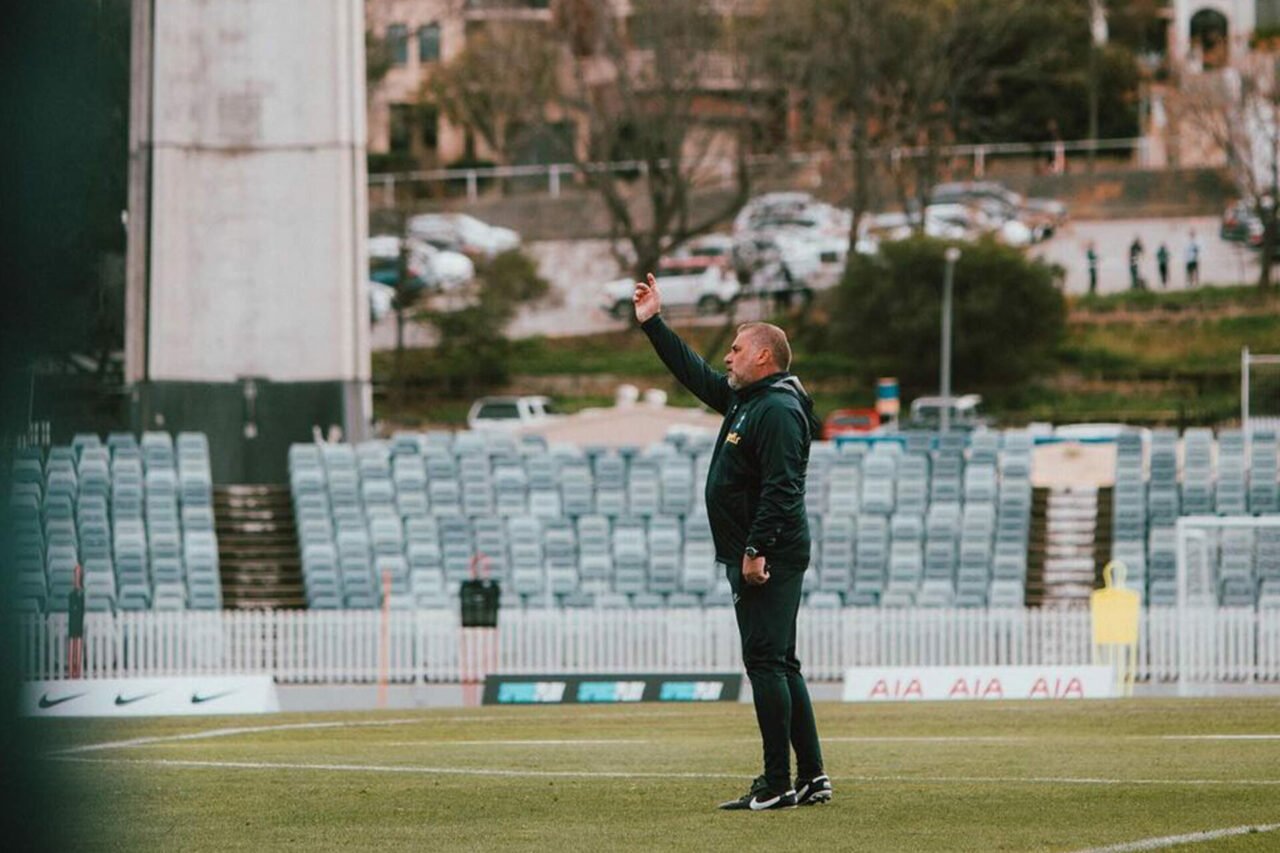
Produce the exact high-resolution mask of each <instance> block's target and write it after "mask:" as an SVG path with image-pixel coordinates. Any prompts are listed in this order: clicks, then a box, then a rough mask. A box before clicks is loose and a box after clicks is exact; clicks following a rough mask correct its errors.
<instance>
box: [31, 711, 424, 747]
mask: <svg viewBox="0 0 1280 853" xmlns="http://www.w3.org/2000/svg"><path fill="white" fill-rule="evenodd" d="M419 722H422V720H420V719H417V720H358V721H357V720H336V721H334V722H329V723H279V724H277V725H274V726H238V727H236V728H225V729H207V730H205V731H202V732H188V733H186V734H180V735H157V736H155V737H139V738H132V739H131V740H113V741H107V742H105V743H88V744H83V745H81V746H70V747H67V748H66V749H57V750H54V751H53V752H52V753H51V754H52V755H75V754H77V753H81V752H97V751H99V750H103V749H127V748H128V747H131V746H151V745H152V744H157V743H174V742H177V741H184V740H205V739H208V738H219V737H233V736H235V735H248V734H260V733H262V732H282V731H296V730H299V729H334V728H356V727H368V726H400V725H405V724H406V723H419Z"/></svg>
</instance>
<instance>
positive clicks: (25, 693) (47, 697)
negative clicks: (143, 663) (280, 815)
mask: <svg viewBox="0 0 1280 853" xmlns="http://www.w3.org/2000/svg"><path fill="white" fill-rule="evenodd" d="M20 690H21V692H20V696H21V698H20V701H19V707H20V708H21V713H22V714H24V715H25V716H29V717H36V716H47V717H143V716H148V717H150V716H155V717H164V716H177V715H191V716H195V715H203V714H263V713H271V712H275V711H279V710H280V699H279V696H278V695H277V693H276V686H275V680H274V679H273V678H272V677H271V676H269V675H208V676H176V677H156V678H146V677H143V678H82V679H76V680H67V679H49V680H45V681H28V682H26V683H25V684H23V685H22V687H21V689H20Z"/></svg>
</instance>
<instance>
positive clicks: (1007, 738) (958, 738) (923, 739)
mask: <svg viewBox="0 0 1280 853" xmlns="http://www.w3.org/2000/svg"><path fill="white" fill-rule="evenodd" d="M821 740H822V742H823V743H1028V742H1031V741H1035V742H1043V741H1044V740H1045V739H1044V738H1038V737H1029V736H1028V737H1022V736H1019V735H936V736H932V737H930V736H926V735H917V736H914V737H912V736H908V735H902V736H895V735H883V736H878V735H866V736H863V737H859V736H856V735H850V736H847V737H822V738H821Z"/></svg>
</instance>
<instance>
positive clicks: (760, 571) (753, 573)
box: [742, 554, 769, 586]
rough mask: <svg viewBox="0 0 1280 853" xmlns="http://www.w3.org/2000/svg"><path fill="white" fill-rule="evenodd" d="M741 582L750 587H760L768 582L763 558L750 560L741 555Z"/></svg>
mask: <svg viewBox="0 0 1280 853" xmlns="http://www.w3.org/2000/svg"><path fill="white" fill-rule="evenodd" d="M742 580H743V581H745V582H746V583H748V584H750V585H751V586H760V585H761V584H763V583H764V582H765V581H767V580H769V568H768V566H766V565H765V561H764V557H763V556H761V557H755V558H752V557H748V556H747V555H746V554H743V555H742Z"/></svg>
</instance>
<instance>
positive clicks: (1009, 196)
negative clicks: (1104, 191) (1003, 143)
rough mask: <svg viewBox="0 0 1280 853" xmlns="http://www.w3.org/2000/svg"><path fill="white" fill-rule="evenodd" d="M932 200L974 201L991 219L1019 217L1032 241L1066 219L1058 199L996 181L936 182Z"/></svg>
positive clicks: (1065, 208)
mask: <svg viewBox="0 0 1280 853" xmlns="http://www.w3.org/2000/svg"><path fill="white" fill-rule="evenodd" d="M929 201H930V203H931V204H957V203H959V204H974V205H977V206H979V207H981V208H982V210H983V212H985V213H986V214H987V215H988V216H990V217H992V218H993V219H997V220H1000V221H1001V222H1006V221H1009V220H1019V221H1021V222H1022V223H1023V224H1024V225H1025V226H1026V227H1027V228H1029V229H1030V231H1031V235H1032V239H1033V240H1034V241H1039V240H1045V239H1048V238H1049V237H1052V236H1053V233H1054V231H1056V230H1057V229H1058V228H1059V227H1060V226H1061V225H1063V224H1064V223H1065V222H1066V221H1067V206H1066V205H1065V204H1063V203H1062V202H1060V201H1058V200H1057V199H1051V198H1026V197H1024V196H1022V195H1020V194H1019V193H1016V192H1014V191H1013V190H1011V189H1009V188H1008V187H1006V186H1005V185H1004V184H1000V183H996V182H995V181H961V182H955V183H945V184H938V185H936V186H935V187H934V188H933V190H932V191H931V193H930V195H929Z"/></svg>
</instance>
